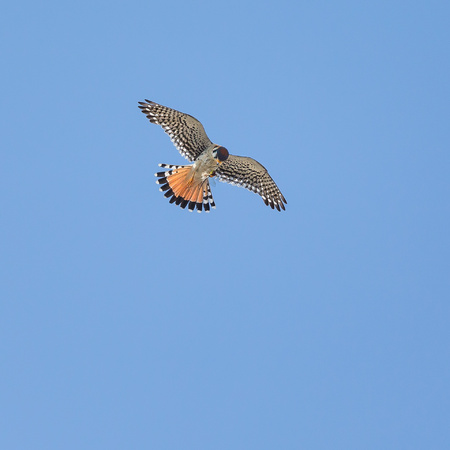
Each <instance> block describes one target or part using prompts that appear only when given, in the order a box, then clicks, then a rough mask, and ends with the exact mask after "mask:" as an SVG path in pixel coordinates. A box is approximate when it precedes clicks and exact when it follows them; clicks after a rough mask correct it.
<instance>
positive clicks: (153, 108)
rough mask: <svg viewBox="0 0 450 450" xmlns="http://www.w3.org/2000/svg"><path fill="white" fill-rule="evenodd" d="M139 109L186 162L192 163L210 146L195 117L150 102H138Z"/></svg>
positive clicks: (201, 126) (203, 130)
mask: <svg viewBox="0 0 450 450" xmlns="http://www.w3.org/2000/svg"><path fill="white" fill-rule="evenodd" d="M139 108H141V110H142V112H143V113H144V114H145V115H146V116H147V119H148V120H150V122H151V123H156V124H157V125H160V126H161V127H162V128H163V130H164V131H165V132H166V133H167V134H168V135H169V136H170V139H171V140H172V142H173V144H174V145H175V147H176V148H177V149H178V151H179V152H180V153H181V155H182V156H184V157H185V158H186V159H187V160H189V161H194V160H195V159H197V157H198V156H199V155H200V154H201V153H202V152H203V150H205V149H206V148H208V147H209V146H210V145H211V141H210V140H209V138H208V136H207V135H206V132H205V129H204V128H203V125H202V124H201V123H200V122H199V121H198V120H197V119H196V118H195V117H192V116H190V115H189V114H184V113H182V112H180V111H176V110H175V109H172V108H168V107H167V106H162V105H158V103H155V102H151V101H150V100H145V102H139Z"/></svg>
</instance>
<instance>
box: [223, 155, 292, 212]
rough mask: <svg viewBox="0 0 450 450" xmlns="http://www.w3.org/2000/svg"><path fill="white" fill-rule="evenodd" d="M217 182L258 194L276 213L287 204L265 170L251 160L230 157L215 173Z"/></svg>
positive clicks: (241, 157) (242, 157)
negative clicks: (275, 209)
mask: <svg viewBox="0 0 450 450" xmlns="http://www.w3.org/2000/svg"><path fill="white" fill-rule="evenodd" d="M215 174H216V176H217V178H218V179H219V181H223V182H226V183H230V184H233V185H236V186H241V187H244V188H246V189H248V190H249V191H253V192H256V193H257V194H259V195H260V196H261V197H262V199H263V200H264V203H265V204H266V205H268V206H270V207H271V208H272V209H274V208H277V209H278V211H280V208H281V209H285V207H284V203H286V204H287V201H286V199H285V198H284V197H283V194H282V193H281V192H280V190H279V189H278V186H277V185H276V184H275V181H273V179H272V177H271V176H270V175H269V174H268V172H267V170H266V168H265V167H264V166H263V165H262V164H260V163H259V162H258V161H255V160H254V159H252V158H247V157H244V156H234V155H230V156H229V157H228V159H227V160H226V161H224V162H223V163H222V164H220V165H219V168H218V169H217V171H216V173H215Z"/></svg>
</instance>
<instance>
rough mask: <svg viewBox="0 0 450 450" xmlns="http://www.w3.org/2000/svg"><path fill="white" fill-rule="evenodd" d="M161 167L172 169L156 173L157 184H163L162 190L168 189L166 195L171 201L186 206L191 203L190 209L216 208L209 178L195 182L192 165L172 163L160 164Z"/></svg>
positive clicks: (207, 209) (206, 209)
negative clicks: (175, 164)
mask: <svg viewBox="0 0 450 450" xmlns="http://www.w3.org/2000/svg"><path fill="white" fill-rule="evenodd" d="M159 166H160V167H164V168H166V169H171V170H169V171H167V172H158V173H155V176H157V177H158V178H159V179H158V180H157V181H156V183H157V184H162V186H161V187H160V188H159V190H160V191H166V192H165V193H164V196H165V197H167V198H169V199H170V200H169V201H170V203H174V202H175V204H176V205H180V206H181V208H183V209H184V208H186V206H187V205H188V204H189V206H188V209H189V211H191V212H192V211H193V210H194V209H195V208H197V211H198V212H201V211H202V207H203V208H204V209H205V211H206V212H209V210H210V207H211V208H215V207H216V205H215V203H214V200H213V196H212V194H211V189H210V187H209V180H208V179H206V180H204V181H200V182H194V178H193V176H192V174H191V169H192V166H173V165H170V164H160V165H159Z"/></svg>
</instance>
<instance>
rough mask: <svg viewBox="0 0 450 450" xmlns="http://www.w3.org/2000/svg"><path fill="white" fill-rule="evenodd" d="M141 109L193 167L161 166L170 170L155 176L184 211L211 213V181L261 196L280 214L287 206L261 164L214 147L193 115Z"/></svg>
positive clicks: (144, 105) (151, 107)
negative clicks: (210, 179) (186, 209)
mask: <svg viewBox="0 0 450 450" xmlns="http://www.w3.org/2000/svg"><path fill="white" fill-rule="evenodd" d="M139 108H141V110H142V112H143V113H144V114H145V115H146V116H147V118H148V120H150V122H151V123H155V124H157V125H160V126H161V127H162V129H163V130H164V131H165V132H166V133H167V134H168V135H169V136H170V139H171V140H172V142H173V144H174V145H175V147H176V148H177V149H178V151H179V152H180V153H181V155H182V156H184V157H185V158H186V159H187V160H188V161H190V162H193V164H190V165H185V166H176V165H172V164H159V166H160V167H162V168H164V169H166V170H165V171H164V172H158V173H155V176H156V177H158V180H157V181H156V183H157V184H159V185H161V187H160V191H162V192H164V196H165V197H167V198H169V199H170V200H169V201H170V203H175V204H176V205H179V206H180V207H181V208H183V209H184V208H186V206H187V207H188V209H189V211H193V210H194V209H197V211H198V212H201V211H202V208H203V209H204V210H205V211H206V212H209V211H210V209H211V208H215V207H216V205H215V203H214V199H213V196H212V193H211V189H210V186H209V178H210V177H216V178H217V179H218V180H219V181H223V182H226V183H230V184H233V185H236V186H242V187H244V188H246V189H248V190H250V191H253V192H255V193H257V194H259V195H260V196H261V197H262V199H263V201H264V203H265V204H266V205H268V206H270V207H271V208H272V209H274V208H276V209H277V210H278V211H281V209H283V210H284V209H285V207H284V203H286V204H287V201H286V199H285V198H284V197H283V194H282V193H281V192H280V190H279V189H278V186H277V185H276V184H275V182H274V181H273V179H272V177H271V176H270V175H269V173H268V172H267V170H266V168H265V167H264V166H262V165H261V164H260V163H259V162H258V161H255V160H254V159H252V158H247V157H245V156H235V155H230V154H229V153H228V150H227V149H226V148H225V147H222V146H220V145H217V144H213V143H212V142H211V141H210V140H209V138H208V136H207V135H206V132H205V130H204V128H203V125H202V124H201V123H200V122H199V121H198V120H197V119H195V118H194V117H192V116H190V115H189V114H184V113H182V112H179V111H176V110H175V109H171V108H168V107H167V106H162V105H159V104H158V103H155V102H151V101H149V100H145V102H139Z"/></svg>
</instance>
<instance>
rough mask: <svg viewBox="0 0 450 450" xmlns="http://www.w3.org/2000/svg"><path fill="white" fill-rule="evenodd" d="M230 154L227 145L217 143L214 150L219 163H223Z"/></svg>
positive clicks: (214, 155)
mask: <svg viewBox="0 0 450 450" xmlns="http://www.w3.org/2000/svg"><path fill="white" fill-rule="evenodd" d="M228 156H229V153H228V150H227V149H226V148H225V147H221V146H219V145H217V146H216V147H215V148H214V150H213V157H214V159H215V160H216V161H217V164H221V163H223V162H224V161H226V160H227V158H228Z"/></svg>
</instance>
